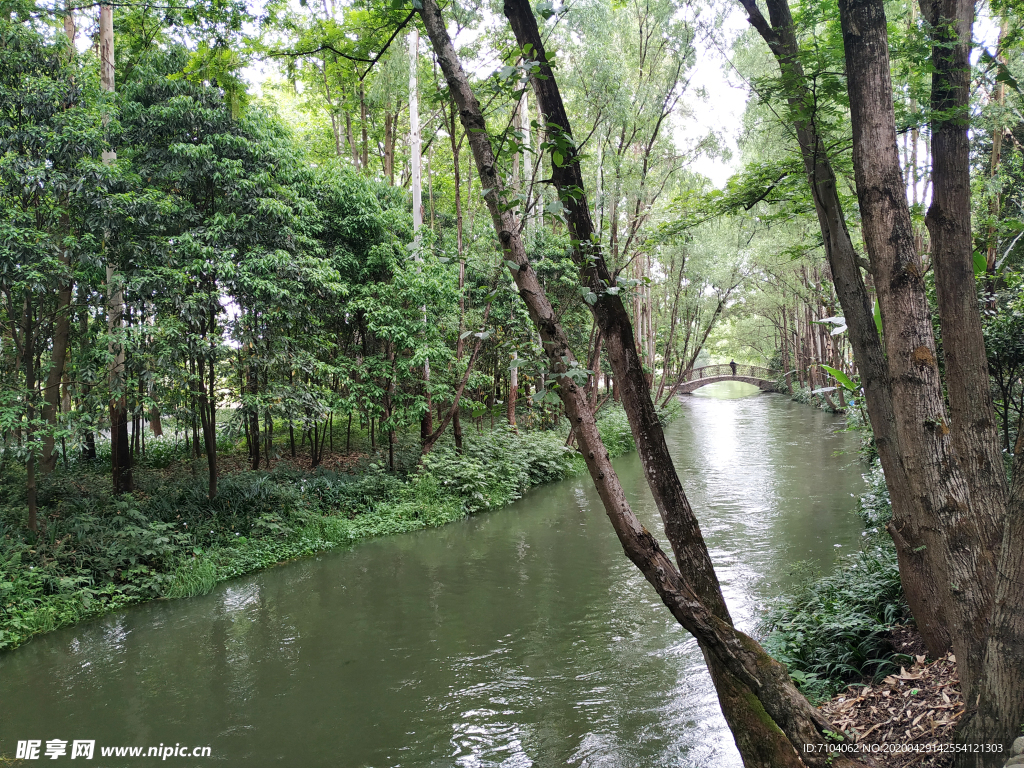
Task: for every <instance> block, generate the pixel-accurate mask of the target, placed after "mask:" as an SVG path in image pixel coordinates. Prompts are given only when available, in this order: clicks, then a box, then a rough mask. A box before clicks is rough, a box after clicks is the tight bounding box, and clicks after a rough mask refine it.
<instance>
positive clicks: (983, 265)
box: [974, 251, 988, 277]
mask: <svg viewBox="0 0 1024 768" xmlns="http://www.w3.org/2000/svg"><path fill="white" fill-rule="evenodd" d="M987 269H988V259H986V258H985V254H984V253H982V252H981V251H975V252H974V276H975V277H977V276H978V275H984V274H985V272H986V270H987Z"/></svg>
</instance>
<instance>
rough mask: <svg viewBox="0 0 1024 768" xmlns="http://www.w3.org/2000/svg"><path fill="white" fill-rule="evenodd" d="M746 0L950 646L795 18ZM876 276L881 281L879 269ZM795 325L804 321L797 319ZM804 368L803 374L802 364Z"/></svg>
mask: <svg viewBox="0 0 1024 768" xmlns="http://www.w3.org/2000/svg"><path fill="white" fill-rule="evenodd" d="M740 2H741V3H742V5H743V7H744V9H745V10H746V11H747V14H748V20H749V22H750V24H751V25H752V26H753V27H754V29H755V30H757V32H758V33H759V34H760V35H761V37H762V38H763V39H764V41H765V42H766V43H767V44H768V47H769V48H770V49H771V51H772V53H773V54H774V56H775V59H776V61H777V62H778V64H779V66H780V68H781V70H782V76H783V77H782V82H783V87H784V93H785V95H786V99H787V101H788V103H789V106H790V109H791V110H792V112H793V114H794V124H793V125H794V129H795V132H796V135H797V140H798V142H799V144H800V152H801V156H802V158H803V162H804V169H805V171H806V172H807V177H808V182H809V185H810V189H811V194H812V197H813V199H814V206H815V212H816V214H817V217H818V224H819V227H820V229H821V233H822V238H823V240H824V245H825V253H826V256H827V257H828V262H829V268H830V270H831V272H832V278H833V282H834V284H835V287H836V294H837V295H838V297H839V302H840V304H841V305H842V307H843V315H844V317H845V318H846V322H847V326H848V328H849V331H848V336H849V339H850V344H851V346H852V347H853V355H854V360H855V361H856V363H857V369H858V371H860V375H861V384H862V386H863V387H864V394H865V400H866V402H867V410H868V418H869V420H870V421H871V429H872V431H873V433H874V435H875V445H876V447H877V449H878V457H879V461H880V462H881V464H882V469H883V471H884V473H885V479H886V484H887V486H888V488H889V495H890V498H891V500H892V509H893V519H892V523H891V524H890V526H889V531H890V533H891V534H892V535H893V542H894V543H895V545H896V552H897V555H898V557H899V564H900V580H901V581H902V584H903V590H904V593H905V594H906V596H907V602H908V603H909V604H910V608H911V610H912V612H913V614H914V618H915V620H916V622H917V627H918V630H919V631H920V632H921V635H922V636H923V637H924V640H925V643H926V644H927V645H928V649H929V652H930V653H931V654H932V655H935V656H938V655H940V654H942V653H945V651H946V650H947V649H948V648H949V646H950V644H951V642H952V636H951V634H950V631H949V629H948V627H947V625H946V621H945V611H946V606H945V603H944V601H943V597H942V593H941V590H938V589H936V584H935V582H934V579H933V576H932V574H930V573H929V572H928V570H927V568H926V565H925V558H924V556H923V552H924V550H923V549H922V547H924V546H925V545H924V543H923V541H922V540H921V537H920V532H919V531H918V528H917V524H916V523H915V522H914V521H915V520H919V519H922V518H923V517H927V516H929V515H931V514H932V512H931V510H929V509H927V505H928V504H929V499H928V497H927V496H925V497H922V496H919V495H917V494H915V493H914V492H913V490H912V487H911V478H910V477H909V476H908V469H907V467H905V466H904V463H903V458H902V456H901V454H900V446H899V445H898V444H897V437H896V415H895V410H894V405H893V399H894V398H895V397H897V396H898V395H897V394H896V392H895V390H894V389H891V388H890V386H889V385H890V381H892V380H893V379H894V376H893V373H892V372H891V371H890V370H889V366H890V364H891V362H892V361H891V358H889V359H887V358H886V357H885V355H884V354H883V352H882V343H881V339H880V337H879V334H878V330H877V328H876V327H875V321H874V314H873V311H872V309H873V307H872V302H871V297H870V296H869V294H868V291H867V287H866V285H865V284H864V279H863V276H862V275H861V272H860V270H861V267H865V268H867V265H866V263H865V262H864V259H862V258H861V257H859V256H858V254H857V252H856V251H855V250H854V247H853V243H852V241H851V239H850V233H849V230H848V229H847V227H846V219H845V216H844V214H843V209H842V205H841V203H840V200H839V192H838V186H837V183H836V177H835V173H834V172H833V169H832V166H831V164H830V162H829V156H828V151H827V150H826V148H825V143H824V141H823V140H822V138H821V136H820V135H819V134H818V129H817V125H816V124H815V122H814V116H813V112H811V111H810V106H809V105H812V104H813V103H814V96H813V94H811V92H810V89H809V87H808V85H807V80H806V78H805V76H804V72H803V66H802V64H801V62H800V51H799V46H798V44H797V39H796V32H795V28H794V25H793V17H792V14H791V12H790V9H789V4H788V2H787V0H766V4H767V7H768V12H769V17H770V19H771V23H770V24H769V22H768V20H766V19H765V18H764V16H763V15H762V14H761V11H760V9H759V8H758V7H757V4H756V2H755V0H740ZM874 280H875V284H876V286H877V285H878V275H877V274H876V275H875V276H874ZM796 327H799V323H798V324H797V325H796ZM800 375H801V376H802V375H803V372H802V370H801V374H800Z"/></svg>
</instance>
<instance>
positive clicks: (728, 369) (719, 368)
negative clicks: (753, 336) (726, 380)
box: [683, 363, 782, 382]
mask: <svg viewBox="0 0 1024 768" xmlns="http://www.w3.org/2000/svg"><path fill="white" fill-rule="evenodd" d="M781 375H782V372H781V371H773V370H772V369H771V368H763V367H761V366H759V365H743V364H741V363H736V365H735V370H734V369H733V365H732V364H730V363H722V364H721V365H705V366H704V367H702V368H694V369H693V370H692V371H690V372H689V374H687V375H686V377H685V378H684V379H683V381H684V382H690V381H699V380H700V379H711V378H718V377H720V376H744V377H746V378H751V379H764V380H765V381H774V380H775V379H777V378H778V377H779V376H781Z"/></svg>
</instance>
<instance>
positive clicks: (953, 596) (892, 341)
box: [839, 0, 1024, 766]
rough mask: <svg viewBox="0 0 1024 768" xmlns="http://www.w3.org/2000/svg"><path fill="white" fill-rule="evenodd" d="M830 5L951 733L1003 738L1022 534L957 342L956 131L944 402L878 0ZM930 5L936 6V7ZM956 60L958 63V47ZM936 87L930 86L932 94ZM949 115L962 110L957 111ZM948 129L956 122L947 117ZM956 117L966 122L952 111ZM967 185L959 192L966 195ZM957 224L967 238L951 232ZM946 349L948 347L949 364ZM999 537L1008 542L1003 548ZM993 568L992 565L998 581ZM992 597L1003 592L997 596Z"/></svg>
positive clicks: (968, 354) (960, 273)
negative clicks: (944, 656)
mask: <svg viewBox="0 0 1024 768" xmlns="http://www.w3.org/2000/svg"><path fill="white" fill-rule="evenodd" d="M839 8H840V18H841V23H842V29H843V42H844V48H845V51H846V64H847V83H848V90H849V95H850V112H851V119H852V123H853V142H854V146H853V152H854V155H853V157H854V172H855V175H856V182H857V195H858V199H859V201H860V208H861V217H862V230H863V233H864V241H865V244H866V245H867V249H868V253H869V255H870V257H871V264H872V270H873V272H874V275H875V284H876V288H877V290H878V297H879V302H880V304H881V310H882V320H883V323H884V324H885V346H886V352H887V356H888V359H889V363H890V367H891V373H892V377H893V381H892V391H893V400H894V402H895V404H896V405H897V409H896V427H897V438H898V445H899V449H900V454H901V456H902V458H903V461H904V465H905V466H906V468H907V470H908V478H909V482H910V484H911V489H912V492H913V493H915V494H916V495H918V496H919V497H920V498H924V499H925V500H926V504H925V505H924V507H925V508H924V510H923V513H922V514H919V515H918V516H916V517H915V519H914V520H913V521H911V522H912V524H914V525H916V526H917V536H918V537H919V538H920V540H921V541H922V543H923V547H924V550H923V555H922V556H923V560H924V563H925V566H926V569H927V571H928V573H929V574H931V581H932V583H933V585H934V587H933V588H934V589H935V591H936V592H937V594H938V595H939V597H940V598H941V599H942V600H943V602H944V605H945V606H946V610H945V620H946V622H948V624H947V626H948V628H949V630H950V631H951V633H952V638H953V648H954V651H955V652H956V656H957V661H958V672H959V676H960V683H961V687H962V689H963V692H964V699H965V701H966V702H967V710H966V712H965V715H964V718H963V719H962V720H961V724H960V726H959V738H960V739H961V741H962V742H965V743H970V744H981V743H988V744H993V743H1001V744H1003V746H1004V747H1008V746H1009V744H1010V742H1011V741H1012V739H1013V736H1014V735H1015V732H1016V730H1017V728H1018V727H1019V724H1020V715H1021V713H1022V712H1024V705H1022V700H1024V697H1022V695H1021V691H1022V690H1024V663H1021V660H1022V659H1024V651H1022V650H1021V648H1022V647H1024V626H1022V622H1021V619H1020V609H1021V608H1022V607H1024V604H1022V601H1024V598H1022V597H1021V593H1022V592H1024V590H1021V589H1020V586H1019V582H1018V583H1017V585H1016V587H1011V586H1010V585H1011V584H1012V583H1013V579H1014V578H1019V575H1020V573H1021V571H1020V570H1019V568H1020V565H1019V560H1020V555H1019V553H1014V552H1011V551H1010V548H1012V546H1013V543H1011V542H1019V539H1015V536H1016V535H1019V534H1017V533H1015V530H1014V521H1013V517H1012V515H1011V517H1010V524H1009V525H1004V522H1005V521H1006V519H1007V517H1006V512H1007V499H1008V496H1007V494H1008V488H1007V487H1006V484H1005V475H1004V474H1003V471H1002V467H1001V460H1000V459H998V458H997V459H996V460H997V461H1000V467H999V470H998V473H996V472H995V470H994V467H993V458H992V456H991V455H990V454H991V452H992V449H993V446H994V451H995V453H996V455H997V456H998V451H999V447H998V446H999V443H998V433H997V431H996V429H995V418H994V411H993V409H992V406H991V397H990V395H989V392H990V389H989V379H988V370H987V364H986V365H985V366H984V367H983V368H980V369H979V367H978V366H977V364H976V361H974V359H973V358H974V357H975V356H976V355H975V351H974V350H967V349H965V348H964V345H969V344H972V343H975V341H974V337H975V336H976V337H977V343H979V344H981V355H982V358H984V345H983V343H981V322H980V313H979V312H978V301H977V292H976V288H975V286H974V276H973V268H972V266H971V252H970V236H969V221H970V218H969V190H968V189H967V185H966V182H967V175H968V167H967V164H966V159H967V158H966V133H964V134H963V137H962V138H963V146H962V147H961V146H959V143H958V141H957V140H956V139H955V137H951V136H947V137H946V141H945V143H942V142H940V143H936V144H934V147H935V151H934V153H933V154H934V156H935V192H936V197H935V200H936V202H935V203H933V205H932V209H931V210H930V211H929V218H930V219H931V222H932V224H931V226H932V230H931V231H932V240H933V254H934V256H933V258H934V266H935V271H936V285H937V286H939V285H942V286H944V287H942V288H939V289H938V291H937V293H938V294H939V297H940V298H939V315H940V322H941V323H942V328H943V350H944V356H945V359H946V361H947V365H946V381H947V389H948V393H949V402H950V414H949V415H948V416H947V414H946V410H945V402H944V399H943V386H942V380H941V379H940V374H939V367H938V361H937V359H936V348H935V341H934V337H933V332H932V322H931V313H930V309H929V306H928V302H927V297H926V295H925V285H924V279H923V273H924V270H923V266H922V264H921V260H920V257H919V255H918V253H917V250H916V247H915V238H914V232H913V228H912V225H911V219H910V210H909V206H908V204H907V195H906V186H905V181H904V177H903V175H902V172H901V169H900V163H899V151H898V148H897V144H896V126H895V115H894V110H893V102H892V83H891V81H890V74H889V72H890V66H889V55H888V34H887V28H886V18H885V10H884V6H883V3H882V0H840V3H839ZM950 10H956V9H950ZM959 10H960V15H959V17H958V22H957V24H955V25H947V24H943V25H942V28H943V29H945V30H956V31H955V33H954V35H953V37H951V38H947V39H946V41H945V43H944V44H942V45H937V46H936V51H935V52H934V53H933V57H934V58H935V59H937V60H942V59H949V60H955V59H956V56H955V55H952V54H951V52H952V51H954V50H955V48H956V46H957V45H958V43H957V42H956V41H957V40H958V39H959V40H963V39H966V40H967V41H968V43H969V40H970V17H971V15H972V14H973V6H971V8H970V10H967V11H965V10H964V9H962V8H961V9H959ZM926 13H928V11H926ZM932 13H933V18H936V17H935V16H934V13H935V9H932ZM943 18H948V17H943ZM936 21H939V19H938V18H936ZM958 25H959V26H958ZM936 29H938V27H936ZM940 34H941V33H940ZM963 35H966V38H964V37H963ZM965 51H966V49H965ZM944 66H945V65H944V64H942V63H941V61H937V62H936V68H935V75H934V77H937V78H938V77H950V76H951V75H950V74H949V70H948V69H946V70H945V72H946V74H945V75H943V71H944V70H943V67H944ZM949 66H950V67H954V65H952V64H950V65H949ZM955 66H962V67H966V66H967V58H966V52H965V53H964V54H963V57H962V58H961V59H960V64H958V65H955ZM954 68H955V67H954ZM956 76H959V71H957V73H956ZM961 85H962V88H963V90H964V93H963V94H962V101H961V102H960V104H961V106H965V105H966V87H967V84H966V80H965V81H964V82H963V83H962V84H961ZM959 87H961V86H955V87H954V86H949V85H948V84H947V85H943V86H941V87H940V88H938V90H939V91H941V94H942V97H943V98H949V99H952V98H953V97H952V96H950V93H949V92H950V90H953V89H955V88H959ZM935 93H936V87H934V86H933V103H934V100H935ZM957 98H960V97H959V96H958V97H957ZM943 103H944V104H945V109H946V111H945V112H944V115H945V117H944V118H943V119H944V120H946V121H949V120H951V119H953V118H955V115H956V109H954V107H953V106H951V105H950V103H949V102H943ZM958 122H960V123H963V119H962V118H961V119H960V120H959V121H958ZM947 130H949V131H953V130H954V129H953V128H949V127H948V126H947ZM956 130H962V131H965V130H966V129H965V128H963V126H962V125H961V127H960V128H958V129H956ZM933 141H934V139H933ZM961 152H962V153H963V154H962V156H960V153H961ZM940 156H941V157H942V159H941V160H940ZM958 157H959V159H960V160H962V161H963V165H962V167H961V166H960V165H958V162H959V160H958ZM961 184H962V185H963V186H962V188H961V186H960V185H961ZM940 190H944V191H943V192H941V193H940ZM964 195H966V196H967V203H968V205H964V199H963V196H964ZM936 209H938V210H937V212H936ZM950 218H952V219H955V220H956V221H950ZM965 221H966V222H967V223H966V224H965ZM964 227H966V232H967V241H966V243H964V242H963V241H962V237H963V231H961V230H963V228H964ZM958 239H959V240H960V242H959V243H957V241H958ZM965 247H966V249H967V250H966V253H965V252H964V250H963V249H964V248H965ZM940 251H941V252H942V255H941V256H940V255H939V253H940ZM965 269H966V271H965ZM943 294H945V297H944V298H943ZM968 305H970V308H971V309H972V310H973V311H971V310H969V309H968ZM947 329H948V336H947ZM947 346H948V347H949V348H947ZM951 358H955V361H954V362H953V363H952V364H950V360H951ZM986 402H987V408H988V410H987V414H986V412H985V408H986ZM965 421H966V422H967V427H968V428H965V425H964V422H965ZM996 474H998V481H997V478H996ZM1001 545H1003V546H1004V547H1006V549H1004V551H1003V552H1000V546H1001ZM997 558H1000V559H1002V560H1003V563H1002V565H1003V567H1004V569H1005V570H1003V571H1002V574H1001V575H1000V570H999V569H997V567H996V566H997V562H996V561H997ZM1007 577H1009V580H1008V579H1007ZM997 579H1001V581H999V583H998V584H997ZM998 600H1002V602H1001V603H1000V604H999V605H998V606H997V605H996V603H997V601H998ZM1011 614H1016V615H1015V616H1012V617H1011ZM983 699H984V703H982V700H983ZM1004 759H1005V758H1004V757H1003V756H1002V755H999V754H993V753H973V752H972V753H965V754H962V755H961V756H959V757H958V763H959V764H960V765H972V766H996V765H1001V764H1002V762H1003V760H1004Z"/></svg>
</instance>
